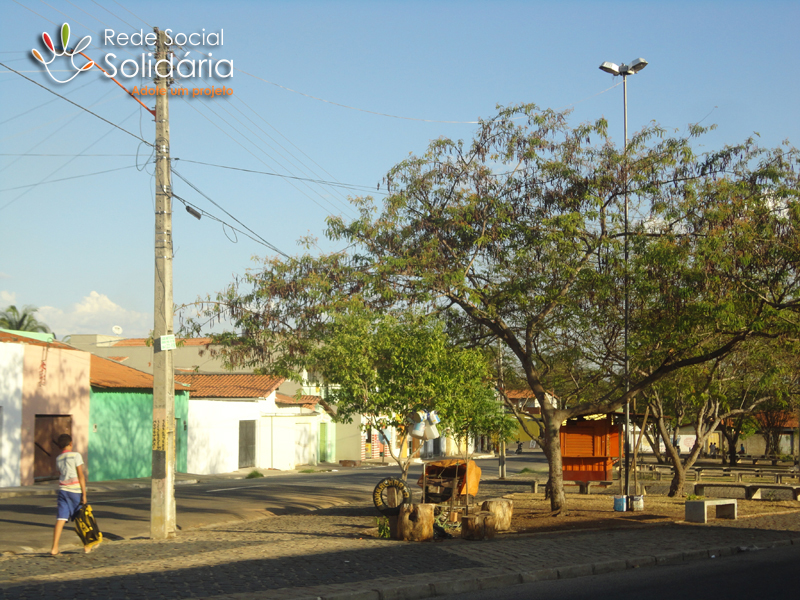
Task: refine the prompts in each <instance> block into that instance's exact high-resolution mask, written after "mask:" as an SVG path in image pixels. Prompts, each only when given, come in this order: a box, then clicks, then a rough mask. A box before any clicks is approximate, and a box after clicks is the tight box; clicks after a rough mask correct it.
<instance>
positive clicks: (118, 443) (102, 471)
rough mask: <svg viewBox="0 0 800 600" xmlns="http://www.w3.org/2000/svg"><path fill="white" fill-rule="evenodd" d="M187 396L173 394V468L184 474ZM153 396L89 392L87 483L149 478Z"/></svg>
mask: <svg viewBox="0 0 800 600" xmlns="http://www.w3.org/2000/svg"><path fill="white" fill-rule="evenodd" d="M188 413H189V392H175V419H176V423H175V424H176V427H175V430H176V432H175V433H176V464H175V468H176V470H177V471H178V472H180V473H185V472H186V439H187V431H186V423H187V421H186V418H187V416H188ZM152 439H153V394H152V393H151V392H142V391H138V390H117V391H115V390H106V389H102V390H101V389H95V388H92V392H91V400H90V405H89V460H88V464H87V467H88V471H89V481H108V480H111V479H133V478H136V477H150V474H151V469H152V460H153V452H152Z"/></svg>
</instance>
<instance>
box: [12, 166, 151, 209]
mask: <svg viewBox="0 0 800 600" xmlns="http://www.w3.org/2000/svg"><path fill="white" fill-rule="evenodd" d="M45 156H49V155H45ZM62 156H69V155H62ZM78 156H80V155H77V156H75V158H78ZM84 156H99V155H97V154H87V155H84ZM134 167H135V165H128V166H127V167H117V168H116V169H106V170H105V171H96V172H94V173H84V174H83V175H73V176H72V177H62V178H61V179H51V180H50V181H40V182H39V183H29V184H27V185H18V186H17V187H11V188H4V189H2V190H0V192H11V191H13V190H21V189H23V188H29V187H36V186H37V185H44V184H46V183H57V182H59V181H67V180H69V179H81V178H83V177H92V176H94V175H102V174H103V173H112V172H114V171H122V170H124V169H133V168H134ZM3 208H5V207H3Z"/></svg>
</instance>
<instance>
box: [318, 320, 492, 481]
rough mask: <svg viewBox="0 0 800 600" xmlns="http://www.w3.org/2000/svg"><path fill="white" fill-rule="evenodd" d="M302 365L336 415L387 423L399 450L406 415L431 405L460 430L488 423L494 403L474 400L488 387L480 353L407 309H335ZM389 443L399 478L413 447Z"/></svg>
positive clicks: (444, 423)
mask: <svg viewBox="0 0 800 600" xmlns="http://www.w3.org/2000/svg"><path fill="white" fill-rule="evenodd" d="M308 364H309V365H310V366H311V367H312V368H313V369H314V371H315V372H316V373H318V374H319V375H320V376H322V377H323V378H324V380H325V381H326V382H327V383H328V384H329V385H330V388H329V389H330V399H331V400H332V401H333V402H334V403H335V405H336V410H337V416H336V418H337V420H341V421H344V422H351V421H352V419H353V417H354V416H357V415H361V416H362V417H364V418H365V419H366V420H367V422H368V423H369V426H370V427H372V428H374V429H377V430H379V431H383V430H385V429H387V428H393V429H394V430H395V431H396V432H397V434H398V436H399V439H398V440H397V441H398V448H399V449H402V448H404V447H406V444H407V442H408V437H409V433H410V430H411V428H410V421H409V415H410V414H411V413H416V412H417V411H434V410H435V411H437V414H438V415H439V417H440V418H441V420H442V422H441V423H440V424H439V428H440V429H442V430H444V429H450V430H453V429H454V427H456V426H457V427H459V429H458V432H459V433H461V432H462V431H463V427H464V423H466V422H471V423H474V424H477V423H480V424H481V426H484V425H486V424H487V423H488V422H489V421H490V420H491V419H492V418H494V417H495V410H494V409H495V408H497V407H498V406H499V405H498V404H497V403H496V402H495V403H493V404H492V405H488V404H486V403H481V402H478V401H477V400H478V399H482V398H485V397H486V396H487V394H490V393H491V390H490V388H489V385H490V383H491V381H490V377H489V370H488V367H487V365H486V362H485V361H484V359H483V356H482V355H481V353H480V352H479V351H477V350H464V349H459V348H455V347H453V346H452V345H451V344H450V343H449V342H448V340H447V337H446V336H445V334H444V332H443V330H442V326H441V325H440V324H437V323H435V322H433V321H431V320H430V319H425V318H421V317H419V316H417V315H414V314H413V313H411V312H405V313H403V314H401V315H400V316H394V315H378V314H376V313H373V312H370V311H367V310H364V309H362V308H351V309H350V310H348V311H347V312H345V313H341V314H337V315H334V316H333V319H332V322H331V323H330V325H329V327H328V330H327V332H326V335H325V337H324V339H323V340H320V341H319V344H318V346H317V347H316V348H315V349H313V350H312V351H311V352H310V353H309V355H308ZM388 448H389V453H390V455H391V457H392V458H393V459H394V460H395V461H396V462H397V464H398V466H399V467H400V468H401V470H402V478H403V479H404V480H405V479H406V477H407V475H408V468H409V466H410V464H411V460H412V459H413V457H414V453H411V452H407V453H405V454H402V453H400V452H399V451H397V450H396V449H395V448H394V447H393V445H392V444H389V445H388Z"/></svg>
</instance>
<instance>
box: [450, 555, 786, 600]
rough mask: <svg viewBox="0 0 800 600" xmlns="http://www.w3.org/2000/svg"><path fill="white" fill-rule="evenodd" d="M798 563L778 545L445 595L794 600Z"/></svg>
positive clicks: (503, 599)
mask: <svg viewBox="0 0 800 600" xmlns="http://www.w3.org/2000/svg"><path fill="white" fill-rule="evenodd" d="M798 564H800V546H784V547H781V548H772V549H768V550H759V551H753V552H745V553H742V554H737V555H736V556H728V557H724V558H720V559H718V560H698V561H692V562H686V563H682V564H676V565H665V566H658V567H648V568H642V569H628V570H627V571H616V572H613V573H608V574H606V575H595V576H591V577H580V578H577V579H557V580H551V581H538V582H536V583H530V584H523V585H515V586H511V587H507V588H501V589H494V590H487V591H483V592H471V593H467V594H454V595H451V596H447V597H448V598H452V599H453V600H530V599H531V598H558V600H578V599H583V598H613V600H642V599H644V598H646V599H647V600H675V599H676V598H697V599H698V600H705V599H709V598H714V599H716V598H720V599H724V600H753V599H754V598H797V595H798V590H799V589H800V570H798V568H797V565H798Z"/></svg>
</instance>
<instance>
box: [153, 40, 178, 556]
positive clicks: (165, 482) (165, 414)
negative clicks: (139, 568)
mask: <svg viewBox="0 0 800 600" xmlns="http://www.w3.org/2000/svg"><path fill="white" fill-rule="evenodd" d="M154 31H155V32H156V35H157V36H158V41H157V43H156V61H157V62H156V78H155V80H154V82H155V84H156V91H157V95H156V215H155V222H156V223H155V291H154V311H153V312H154V314H153V471H152V482H151V492H150V537H151V538H153V539H159V540H163V539H166V538H168V537H172V536H174V535H175V381H174V379H175V373H174V370H173V356H172V352H171V351H170V350H162V348H161V336H165V335H173V334H174V331H173V323H172V321H173V314H172V310H173V304H172V185H171V174H170V159H169V104H168V101H167V87H168V86H169V84H170V82H171V81H170V78H169V64H168V63H167V61H166V59H167V56H168V50H167V43H166V35H165V33H164V32H163V31H159V30H158V28H155V29H154Z"/></svg>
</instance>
